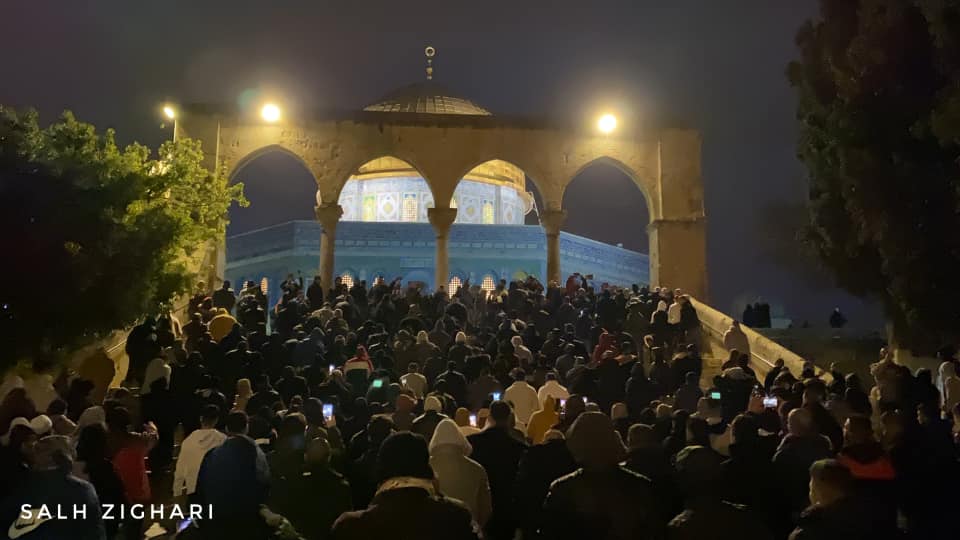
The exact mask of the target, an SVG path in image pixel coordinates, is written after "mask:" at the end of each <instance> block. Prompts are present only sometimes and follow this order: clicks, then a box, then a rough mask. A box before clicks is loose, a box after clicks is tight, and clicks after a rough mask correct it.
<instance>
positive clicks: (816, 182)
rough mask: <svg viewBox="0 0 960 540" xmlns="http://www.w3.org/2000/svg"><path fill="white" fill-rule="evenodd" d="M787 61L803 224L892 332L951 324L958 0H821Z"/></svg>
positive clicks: (957, 167) (959, 299)
mask: <svg viewBox="0 0 960 540" xmlns="http://www.w3.org/2000/svg"><path fill="white" fill-rule="evenodd" d="M820 16H821V17H820V19H819V20H817V21H815V22H808V23H806V24H805V25H804V26H803V27H802V28H801V29H800V31H799V33H798V35H797V44H798V46H799V48H800V60H799V61H796V62H793V63H791V64H790V66H789V67H788V70H787V72H788V77H789V79H790V82H791V84H792V85H793V86H794V87H795V88H796V90H797V92H798V94H799V105H798V108H797V119H798V120H799V124H800V139H799V158H800V160H801V161H802V162H803V163H804V164H805V165H806V167H807V170H808V173H809V174H808V176H809V223H808V224H807V226H806V227H805V229H804V232H803V238H804V239H805V241H806V242H807V243H808V244H809V245H810V246H811V247H812V248H813V250H814V251H815V252H816V253H817V255H819V258H820V260H822V262H823V263H824V264H825V266H826V267H827V268H828V269H829V270H831V271H832V273H833V274H834V276H835V277H836V278H837V280H838V282H839V283H840V284H841V285H842V286H844V287H845V288H847V289H849V290H850V291H852V292H854V293H857V294H860V295H871V296H875V297H877V298H879V299H880V300H881V301H882V302H883V305H884V306H885V309H886V312H887V315H888V318H889V320H890V321H891V322H892V323H893V328H894V335H895V337H896V339H897V341H898V342H899V343H900V344H901V345H905V346H909V347H911V348H913V349H914V350H924V351H929V350H931V349H932V348H933V347H936V346H937V345H939V344H942V343H943V342H946V341H955V340H956V339H957V338H958V337H960V160H958V158H960V1H958V0H858V1H852V0H821V2H820Z"/></svg>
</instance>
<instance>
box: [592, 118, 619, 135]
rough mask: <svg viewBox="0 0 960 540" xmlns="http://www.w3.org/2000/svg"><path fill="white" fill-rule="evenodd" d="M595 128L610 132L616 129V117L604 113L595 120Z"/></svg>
mask: <svg viewBox="0 0 960 540" xmlns="http://www.w3.org/2000/svg"><path fill="white" fill-rule="evenodd" d="M597 129H599V130H600V131H601V132H602V133H612V132H613V130H615V129H617V117H616V116H614V115H612V114H605V115H603V116H601V117H600V119H599V120H597Z"/></svg>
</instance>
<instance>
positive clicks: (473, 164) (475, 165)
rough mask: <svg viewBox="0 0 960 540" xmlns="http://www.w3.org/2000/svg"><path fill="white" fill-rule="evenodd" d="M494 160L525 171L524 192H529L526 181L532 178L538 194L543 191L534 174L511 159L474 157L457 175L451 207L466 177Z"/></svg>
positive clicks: (531, 180)
mask: <svg viewBox="0 0 960 540" xmlns="http://www.w3.org/2000/svg"><path fill="white" fill-rule="evenodd" d="M493 161H501V162H504V163H507V164H509V165H511V166H513V167H516V168H517V169H519V170H520V171H521V172H522V173H523V176H524V183H523V186H522V188H521V190H520V191H522V192H524V193H527V184H526V182H527V180H530V182H531V183H533V185H534V189H535V190H536V192H537V193H538V194H540V193H542V191H541V190H540V185H539V184H538V183H537V182H536V180H534V178H533V177H532V176H530V174H529V173H528V172H527V170H526V169H524V168H523V167H521V166H519V165H517V164H516V163H515V162H513V161H511V160H509V159H502V158H500V157H488V158H484V159H479V160H476V159H474V160H470V161H469V162H468V163H470V165H469V167H467V168H461V170H462V172H460V173H459V174H458V175H457V177H456V178H457V181H456V183H455V184H454V186H453V190H452V191H451V196H450V207H451V208H454V198H455V196H456V193H457V190H458V189H460V186H461V183H462V182H463V180H464V178H466V177H467V176H468V175H470V173H472V172H474V171H475V170H477V169H478V168H479V167H481V166H482V165H485V164H487V163H490V162H493Z"/></svg>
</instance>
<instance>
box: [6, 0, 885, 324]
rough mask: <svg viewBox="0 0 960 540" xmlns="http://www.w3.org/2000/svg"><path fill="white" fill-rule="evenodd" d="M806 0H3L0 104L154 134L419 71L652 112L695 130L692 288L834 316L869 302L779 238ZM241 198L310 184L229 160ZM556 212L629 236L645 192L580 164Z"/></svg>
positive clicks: (542, 111) (516, 109)
mask: <svg viewBox="0 0 960 540" xmlns="http://www.w3.org/2000/svg"><path fill="white" fill-rule="evenodd" d="M815 13H816V2H815V1H814V0H790V1H789V2H787V1H769V0H728V1H722V2H721V1H715V0H699V1H693V0H689V1H682V0H672V1H670V2H664V1H662V0H657V1H652V0H651V1H640V0H624V1H612V0H597V1H594V2H582V1H570V2H568V1H557V0H554V1H534V0H527V1H523V2H517V1H516V0H512V1H508V2H503V1H499V0H485V1H483V2H451V1H449V0H442V1H420V0H408V1H402V2H401V1H396V0H383V1H371V0H355V1H353V2H342V1H321V0H305V1H294V0H275V1H272V2H267V1H244V0H230V1H226V0H223V1H220V0H217V1H214V0H204V1H202V2H201V1H196V0H172V1H166V2H130V1H129V0H124V1H105V0H100V1H81V0H77V1H70V2H53V1H46V0H37V1H31V2H6V5H4V8H3V12H2V16H0V50H2V51H3V59H4V66H3V68H4V69H3V72H4V75H3V78H2V83H0V103H3V104H5V105H13V106H18V107H25V106H32V107H35V108H37V109H39V110H40V112H41V113H42V117H43V118H44V119H45V120H52V119H53V118H54V116H55V115H56V114H58V113H59V112H60V111H61V110H63V109H68V108H69V109H71V110H73V111H74V112H75V113H76V114H77V115H78V116H79V117H80V118H81V119H82V120H85V121H89V122H92V123H94V124H95V125H97V126H98V127H101V128H103V127H114V128H116V129H117V131H118V137H119V139H120V140H121V141H132V140H137V141H140V142H142V143H145V144H148V145H151V146H155V145H157V144H158V143H159V142H161V141H162V140H163V139H164V138H166V137H169V135H170V130H169V128H167V129H162V128H161V120H160V117H159V110H158V106H159V104H160V103H161V102H163V101H164V100H175V101H182V102H212V103H224V102H226V103H230V102H237V100H239V99H240V96H241V95H242V94H244V93H246V94H247V95H267V94H269V95H271V96H278V97H279V98H280V101H281V103H291V104H296V105H297V106H302V107H304V108H316V109H359V108H361V107H363V106H364V105H366V104H368V103H371V102H374V101H376V100H377V98H379V97H380V96H382V95H384V94H386V93H387V92H389V91H390V90H392V89H394V88H396V87H399V86H403V85H406V84H409V83H411V82H416V81H419V80H421V79H422V78H423V48H424V46H426V45H428V44H429V45H433V46H434V47H436V48H437V50H438V55H437V58H436V69H437V71H436V77H435V78H436V80H437V81H438V82H441V83H443V84H445V85H447V86H449V87H450V88H452V89H454V90H455V91H456V93H459V94H462V95H464V96H466V97H469V98H471V99H473V100H474V101H476V102H477V103H479V104H480V105H482V106H484V107H485V108H487V109H489V110H491V111H493V112H494V113H495V114H497V113H500V114H520V115H523V114H530V115H537V116H541V115H548V116H570V115H584V116H586V115H589V114H593V113H594V112H596V111H598V110H601V109H606V108H612V109H613V110H616V111H618V112H621V113H622V114H623V115H624V116H625V117H627V118H629V117H636V118H658V119H670V121H671V122H674V123H675V124H677V125H684V126H691V127H695V128H698V129H699V130H701V132H702V134H703V172H704V182H705V186H706V207H707V209H706V210H707V220H708V240H707V245H708V265H709V280H710V284H709V285H710V294H711V301H712V303H713V304H714V305H716V306H717V307H719V308H721V309H723V310H727V311H729V310H732V309H733V307H734V305H735V304H736V303H737V302H738V301H742V300H744V299H749V300H753V299H755V298H757V297H762V298H763V299H765V300H767V301H768V302H770V303H771V304H773V305H774V310H775V311H776V310H777V306H782V307H783V308H784V309H785V310H786V313H787V315H788V316H790V317H792V318H793V319H794V320H796V321H800V320H803V319H808V320H810V322H811V323H812V324H813V325H815V326H825V325H826V318H827V317H828V316H829V313H830V311H831V310H832V309H833V307H835V306H839V307H841V309H843V310H844V311H845V312H846V313H847V314H848V316H849V318H850V320H851V325H853V326H857V327H867V326H870V325H875V324H876V323H877V322H878V321H879V318H878V316H877V314H876V312H875V310H874V309H873V308H870V307H869V306H867V305H865V304H863V303H862V302H860V301H859V300H857V299H854V298H851V297H849V296H848V295H846V294H844V293H842V292H841V291H838V290H836V289H834V288H833V287H832V286H831V281H830V279H829V278H827V277H825V276H824V275H823V274H821V273H820V272H818V271H816V269H815V265H813V264H812V263H810V262H809V261H806V260H804V259H803V258H802V257H801V256H800V255H798V252H799V248H798V246H797V244H796V242H795V241H794V240H793V232H794V230H795V228H796V226H797V224H799V223H801V222H802V219H803V211H804V210H803V206H802V204H803V200H804V196H805V183H804V173H803V169H802V167H801V165H800V164H799V163H798V162H797V160H796V157H795V150H794V148H795V138H796V128H795V120H794V116H793V111H794V107H795V98H794V95H793V92H792V90H791V89H790V88H789V86H788V84H787V82H786V79H785V77H784V69H785V65H786V63H787V62H788V61H790V60H791V59H793V58H794V57H795V56H796V49H795V46H794V43H793V37H794V35H795V32H796V29H797V28H798V27H799V26H800V24H801V23H802V22H803V21H804V20H805V19H807V18H809V17H811V16H812V15H814V14H815ZM240 176H241V178H239V179H240V180H241V181H243V182H245V183H246V184H247V195H248V197H249V198H250V200H251V203H252V204H251V207H250V208H248V209H246V210H241V211H237V212H232V213H231V218H232V219H233V224H232V225H231V232H239V231H242V230H249V229H251V228H256V227H261V226H265V225H269V224H272V223H278V222H282V221H286V220H288V219H310V218H311V214H312V206H313V204H314V198H313V194H314V191H315V190H314V188H312V187H311V180H310V178H309V177H308V176H307V175H306V172H305V171H303V170H300V169H298V166H297V165H296V164H295V163H293V162H292V159H290V158H287V157H284V156H282V155H267V156H264V157H263V158H260V159H258V160H257V161H255V162H253V163H251V164H250V166H249V167H247V168H246V169H244V171H243V172H242V173H241V175H240ZM564 204H565V206H566V207H567V209H568V212H569V218H568V222H567V226H566V227H565V230H568V231H570V232H573V233H576V234H581V235H584V236H588V237H591V238H596V239H598V240H602V241H605V242H611V243H617V242H622V243H623V244H624V246H625V247H627V248H632V249H638V250H641V251H646V245H647V239H646V235H645V223H646V221H647V215H646V208H645V204H644V202H643V198H642V195H641V194H640V192H639V190H638V189H637V188H636V187H634V185H633V184H632V183H631V182H630V180H629V179H627V178H626V177H625V176H624V175H623V174H621V173H619V172H618V171H616V170H614V169H612V168H609V167H604V166H596V167H594V168H591V169H588V170H587V171H585V172H584V173H583V174H582V175H581V176H580V177H578V178H577V179H576V180H575V181H574V183H573V184H572V185H571V186H570V188H569V189H568V191H567V194H566V197H565V200H564Z"/></svg>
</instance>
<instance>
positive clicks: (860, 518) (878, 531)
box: [790, 497, 898, 540]
mask: <svg viewBox="0 0 960 540" xmlns="http://www.w3.org/2000/svg"><path fill="white" fill-rule="evenodd" d="M897 537H898V535H897V530H896V528H895V527H890V526H889V524H888V522H885V521H884V520H876V519H874V509H873V507H872V506H871V505H870V504H868V503H867V501H866V500H863V499H858V498H856V497H847V498H844V499H841V500H839V501H836V502H834V503H833V504H830V505H826V506H811V507H809V508H807V509H806V510H804V511H803V514H801V515H800V520H799V522H798V523H797V528H796V529H794V530H793V532H792V533H791V534H790V540H841V539H842V540H888V539H891V538H897Z"/></svg>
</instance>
